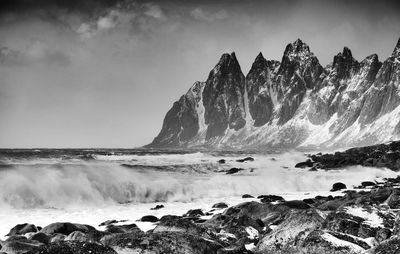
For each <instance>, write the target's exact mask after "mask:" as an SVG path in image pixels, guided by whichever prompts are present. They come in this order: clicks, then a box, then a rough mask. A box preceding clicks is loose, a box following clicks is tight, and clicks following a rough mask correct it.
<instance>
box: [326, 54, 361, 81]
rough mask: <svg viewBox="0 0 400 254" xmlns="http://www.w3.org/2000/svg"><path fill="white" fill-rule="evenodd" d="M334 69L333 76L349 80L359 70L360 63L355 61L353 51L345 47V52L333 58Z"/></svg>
mask: <svg viewBox="0 0 400 254" xmlns="http://www.w3.org/2000/svg"><path fill="white" fill-rule="evenodd" d="M332 68H333V71H334V72H333V73H332V74H334V75H335V76H336V77H337V78H339V79H344V78H349V77H350V75H351V74H352V73H354V72H356V71H357V70H358V68H359V63H358V61H357V60H356V59H354V57H353V55H352V53H351V50H350V49H349V48H348V47H344V48H343V51H342V52H340V53H338V54H337V55H336V56H335V57H334V58H333V64H332Z"/></svg>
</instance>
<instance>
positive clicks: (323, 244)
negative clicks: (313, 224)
mask: <svg viewBox="0 0 400 254" xmlns="http://www.w3.org/2000/svg"><path fill="white" fill-rule="evenodd" d="M341 236H342V237H344V238H343V239H341ZM355 241H356V242H355ZM357 243H359V244H362V245H363V247H364V248H363V247H362V246H360V245H358V244H357ZM365 248H368V249H369V246H368V245H367V244H366V243H365V242H363V241H361V240H356V238H353V237H351V236H348V235H340V234H334V233H332V232H329V231H322V230H315V231H313V232H311V233H310V234H309V235H308V236H307V237H306V239H305V241H304V244H303V248H302V250H303V251H304V253H335V254H348V253H351V254H356V253H364V252H365V250H366V249H365Z"/></svg>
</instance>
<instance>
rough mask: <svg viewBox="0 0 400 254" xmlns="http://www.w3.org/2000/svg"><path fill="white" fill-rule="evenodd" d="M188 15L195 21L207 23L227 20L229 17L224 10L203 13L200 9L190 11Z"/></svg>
mask: <svg viewBox="0 0 400 254" xmlns="http://www.w3.org/2000/svg"><path fill="white" fill-rule="evenodd" d="M190 15H191V16H192V17H193V18H195V19H197V20H201V21H208V22H214V21H217V20H223V19H227V18H228V17H229V14H228V12H227V11H225V10H219V11H217V12H211V11H205V10H204V9H202V8H200V7H198V8H195V9H194V10H192V11H191V12H190Z"/></svg>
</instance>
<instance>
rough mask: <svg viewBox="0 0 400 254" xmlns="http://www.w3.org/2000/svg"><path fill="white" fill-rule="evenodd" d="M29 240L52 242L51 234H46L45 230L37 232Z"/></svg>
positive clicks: (44, 242)
mask: <svg viewBox="0 0 400 254" xmlns="http://www.w3.org/2000/svg"><path fill="white" fill-rule="evenodd" d="M29 240H32V241H38V242H40V243H43V244H48V243H49V242H50V236H48V235H46V234H45V233H43V232H38V233H35V234H34V235H32V236H30V237H29Z"/></svg>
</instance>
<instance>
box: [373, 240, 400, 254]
mask: <svg viewBox="0 0 400 254" xmlns="http://www.w3.org/2000/svg"><path fill="white" fill-rule="evenodd" d="M399 251H400V238H399V237H397V236H396V237H393V238H390V239H388V240H386V241H383V242H381V243H380V244H379V245H378V246H376V247H375V248H373V249H371V250H370V251H368V252H367V253H368V254H398V253H399Z"/></svg>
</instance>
